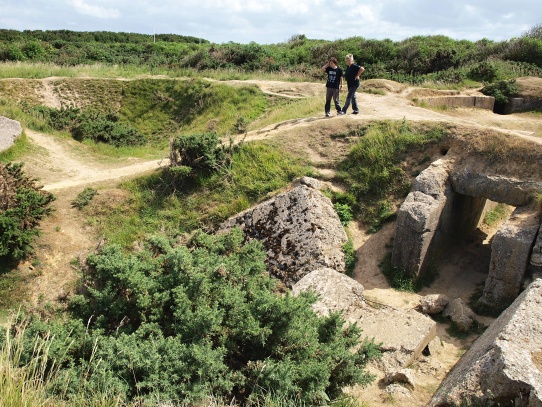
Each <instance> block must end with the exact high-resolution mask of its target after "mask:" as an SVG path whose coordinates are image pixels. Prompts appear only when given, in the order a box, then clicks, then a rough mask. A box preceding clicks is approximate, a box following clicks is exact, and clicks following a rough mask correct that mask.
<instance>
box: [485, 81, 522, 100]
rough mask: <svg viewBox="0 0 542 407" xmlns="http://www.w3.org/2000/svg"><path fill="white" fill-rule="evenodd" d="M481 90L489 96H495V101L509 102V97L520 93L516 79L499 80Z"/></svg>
mask: <svg viewBox="0 0 542 407" xmlns="http://www.w3.org/2000/svg"><path fill="white" fill-rule="evenodd" d="M481 92H482V93H483V94H484V95H487V96H493V97H494V98H495V103H502V104H506V103H508V98H509V97H511V96H512V97H513V96H517V95H519V88H518V86H517V85H516V80H515V79H510V80H507V81H499V82H495V83H491V84H489V85H486V86H484V87H483V88H482V89H481Z"/></svg>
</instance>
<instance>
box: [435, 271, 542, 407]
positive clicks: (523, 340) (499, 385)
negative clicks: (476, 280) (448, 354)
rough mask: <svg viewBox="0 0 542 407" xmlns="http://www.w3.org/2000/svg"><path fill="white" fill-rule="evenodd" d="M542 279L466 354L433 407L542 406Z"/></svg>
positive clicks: (438, 395)
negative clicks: (462, 406)
mask: <svg viewBox="0 0 542 407" xmlns="http://www.w3.org/2000/svg"><path fill="white" fill-rule="evenodd" d="M540 315H542V280H536V281H535V282H533V283H532V284H531V285H530V286H529V287H528V288H527V289H526V290H525V291H523V292H522V293H521V294H520V295H519V297H517V298H516V300H515V301H514V302H513V303H512V305H511V306H510V307H508V308H507V309H506V310H505V311H504V312H503V313H502V314H501V315H500V316H499V317H498V318H497V319H496V320H495V321H493V323H492V324H491V325H490V326H489V328H488V329H487V330H486V331H485V332H484V333H483V334H482V336H480V337H479V338H478V339H477V340H476V341H475V342H474V344H473V345H472V346H471V348H470V349H469V350H468V351H467V352H466V353H465V354H464V355H463V357H462V358H461V359H460V360H459V362H458V363H457V364H456V365H455V366H454V368H453V369H452V371H451V372H450V373H449V374H448V376H447V377H446V378H445V379H444V381H443V382H442V383H441V385H440V387H439V389H438V390H437V391H436V392H435V394H434V396H433V398H432V399H431V402H430V403H429V405H428V407H444V406H450V405H454V404H455V405H460V404H461V402H462V401H464V400H471V402H472V405H498V403H500V405H514V406H527V407H540V406H542V318H540Z"/></svg>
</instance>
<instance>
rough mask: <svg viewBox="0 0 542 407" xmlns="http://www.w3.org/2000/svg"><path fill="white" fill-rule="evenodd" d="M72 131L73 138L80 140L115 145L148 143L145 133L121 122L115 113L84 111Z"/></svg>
mask: <svg viewBox="0 0 542 407" xmlns="http://www.w3.org/2000/svg"><path fill="white" fill-rule="evenodd" d="M71 132H72V135H73V138H74V139H76V140H78V141H83V140H87V139H88V140H92V141H94V142H96V143H106V144H111V145H113V146H115V147H121V146H138V145H143V144H145V143H146V138H145V136H144V135H143V134H141V133H140V132H138V131H137V130H136V129H134V128H132V127H131V126H130V125H128V124H125V123H121V122H120V121H119V117H118V116H117V115H115V114H103V113H98V112H84V113H83V114H81V116H80V119H79V121H78V123H77V124H76V125H75V126H73V128H72V130H71Z"/></svg>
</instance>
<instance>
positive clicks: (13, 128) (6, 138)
mask: <svg viewBox="0 0 542 407" xmlns="http://www.w3.org/2000/svg"><path fill="white" fill-rule="evenodd" d="M22 133H23V128H22V127H21V123H19V122H18V121H15V120H11V119H8V118H7V117H4V116H0V152H1V151H4V150H7V149H8V148H10V147H11V146H12V145H13V144H14V143H15V140H16V139H17V137H19V136H20V135H21V134H22Z"/></svg>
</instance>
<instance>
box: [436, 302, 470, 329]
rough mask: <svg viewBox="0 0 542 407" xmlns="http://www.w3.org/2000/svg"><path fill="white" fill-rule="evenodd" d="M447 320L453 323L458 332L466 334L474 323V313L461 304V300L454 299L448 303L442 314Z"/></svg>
mask: <svg viewBox="0 0 542 407" xmlns="http://www.w3.org/2000/svg"><path fill="white" fill-rule="evenodd" d="M442 315H444V316H445V317H447V318H450V319H451V320H452V322H454V323H455V324H456V325H457V327H458V328H459V330H461V331H463V332H467V331H468V330H469V329H470V328H471V327H472V324H473V323H474V312H472V310H471V309H470V308H469V307H467V306H466V305H465V304H463V301H462V300H461V298H456V299H455V300H453V301H452V302H450V303H449V304H448V305H447V306H446V308H445V309H444V311H443V312H442Z"/></svg>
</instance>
